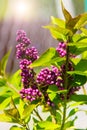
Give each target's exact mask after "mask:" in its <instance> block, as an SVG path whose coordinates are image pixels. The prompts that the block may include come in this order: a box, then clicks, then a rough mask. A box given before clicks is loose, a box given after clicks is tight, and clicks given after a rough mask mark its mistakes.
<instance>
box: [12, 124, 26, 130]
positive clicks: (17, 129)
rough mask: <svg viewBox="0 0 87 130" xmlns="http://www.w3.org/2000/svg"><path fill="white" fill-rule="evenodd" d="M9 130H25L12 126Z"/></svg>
mask: <svg viewBox="0 0 87 130" xmlns="http://www.w3.org/2000/svg"><path fill="white" fill-rule="evenodd" d="M10 130H25V129H24V128H23V127H19V126H16V125H15V126H12V127H11V128H10Z"/></svg>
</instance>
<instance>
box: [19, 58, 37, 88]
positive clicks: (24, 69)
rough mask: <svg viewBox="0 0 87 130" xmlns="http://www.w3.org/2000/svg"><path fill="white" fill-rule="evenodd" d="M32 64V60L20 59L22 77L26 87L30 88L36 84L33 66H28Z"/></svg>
mask: <svg viewBox="0 0 87 130" xmlns="http://www.w3.org/2000/svg"><path fill="white" fill-rule="evenodd" d="M30 64H31V61H28V60H27V59H23V60H21V61H20V69H21V77H22V83H23V86H24V88H28V87H29V85H32V82H33V84H34V76H35V73H34V71H33V69H32V68H30V67H28V66H29V65H30Z"/></svg>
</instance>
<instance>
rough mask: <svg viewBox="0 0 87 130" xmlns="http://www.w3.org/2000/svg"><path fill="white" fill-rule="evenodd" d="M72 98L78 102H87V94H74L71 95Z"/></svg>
mask: <svg viewBox="0 0 87 130" xmlns="http://www.w3.org/2000/svg"><path fill="white" fill-rule="evenodd" d="M70 99H71V100H73V101H76V102H82V101H83V102H85V101H86V102H87V95H81V94H79V95H72V96H71V97H70Z"/></svg>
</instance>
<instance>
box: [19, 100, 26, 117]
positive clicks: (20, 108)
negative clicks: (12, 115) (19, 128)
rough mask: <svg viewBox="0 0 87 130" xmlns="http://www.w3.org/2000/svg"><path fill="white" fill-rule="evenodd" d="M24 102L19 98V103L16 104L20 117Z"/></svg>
mask: <svg viewBox="0 0 87 130" xmlns="http://www.w3.org/2000/svg"><path fill="white" fill-rule="evenodd" d="M24 107H25V103H24V101H23V100H22V99H20V102H19V105H18V111H19V113H20V116H21V118H22V116H23V112H24Z"/></svg>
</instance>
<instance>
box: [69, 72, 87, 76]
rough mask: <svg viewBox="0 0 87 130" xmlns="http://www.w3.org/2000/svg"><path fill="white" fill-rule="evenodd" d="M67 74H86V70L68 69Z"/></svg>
mask: <svg viewBox="0 0 87 130" xmlns="http://www.w3.org/2000/svg"><path fill="white" fill-rule="evenodd" d="M67 73H68V74H71V75H73V74H76V75H81V76H87V71H84V72H83V71H68V72H67Z"/></svg>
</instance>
